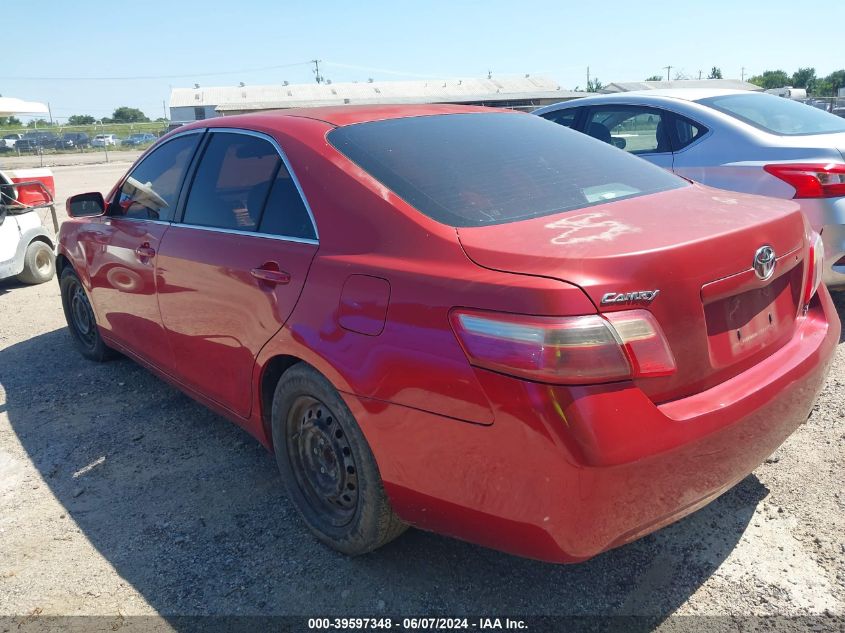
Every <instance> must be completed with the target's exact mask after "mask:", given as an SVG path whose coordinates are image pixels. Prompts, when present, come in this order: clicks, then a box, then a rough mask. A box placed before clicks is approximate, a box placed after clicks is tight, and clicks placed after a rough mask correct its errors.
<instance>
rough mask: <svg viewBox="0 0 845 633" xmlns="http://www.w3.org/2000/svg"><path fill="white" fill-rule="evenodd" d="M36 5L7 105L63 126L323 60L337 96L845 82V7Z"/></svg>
mask: <svg viewBox="0 0 845 633" xmlns="http://www.w3.org/2000/svg"><path fill="white" fill-rule="evenodd" d="M26 4H27V3H25V2H21V1H19V0H13V1H12V2H9V5H10V6H5V3H4V8H3V24H4V31H5V30H6V29H11V30H12V31H14V30H15V28H16V25H17V26H24V25H26V24H36V23H38V24H43V25H49V28H46V30H43V29H39V31H40V32H41V34H42V35H41V36H39V37H38V38H35V39H34V40H29V41H28V42H27V43H26V45H17V44H13V43H12V41H10V42H8V43H7V45H6V46H4V47H3V49H4V50H3V53H2V60H3V64H2V68H0V93H2V94H3V95H5V96H14V97H19V98H23V99H28V100H37V101H45V102H50V105H51V108H52V111H53V116H54V118H58V119H59V120H61V119H63V118H66V117H68V116H70V115H71V114H92V115H94V116H97V117H100V116H105V115H109V114H110V113H111V112H112V111H113V110H114V108H115V107H117V106H121V105H128V106H131V107H138V108H141V109H142V110H143V111H144V112H145V113H146V114H147V115H148V116H150V117H153V118H155V117H157V116H162V114H163V108H162V102H163V101H167V99H168V96H169V94H170V88H171V87H177V86H192V85H193V84H194V83H195V82H197V83H200V84H201V85H205V86H212V85H237V83H238V82H239V81H244V82H246V83H247V84H264V83H280V82H281V81H283V80H287V81H290V82H292V83H298V82H307V81H313V73H312V70H311V69H312V68H313V66H310V65H308V64H306V63H304V62H307V61H308V60H311V59H315V58H317V59H321V60H323V64H322V68H321V70H322V71H323V74H324V76H325V77H327V78H329V79H332V80H333V81H353V80H359V81H365V80H366V79H367V78H368V77H372V78H374V79H377V80H386V79H413V78H418V77H431V78H453V77H484V76H486V75H487V72H488V71H492V72H493V74H494V76H495V75H513V74H524V73H532V74H543V75H547V76H550V77H552V78H554V79H556V80H557V81H558V82H560V83H561V85H562V86H563V87H564V88H575V87H576V86H578V85H580V86H582V87H583V86H584V85H585V83H586V72H587V71H586V69H587V66H588V65H589V66H590V68H591V73H592V76H593V77H598V78H599V79H601V80H602V81H603V82H605V83H607V82H610V81H635V80H642V79H645V78H646V77H647V76H649V75H654V74H660V73H663V74H665V72H666V71H665V70H664V69H663V67H665V66H666V65H669V64H671V65H672V66H673V70H672V74H673V75H674V74H675V72H676V70H678V71H682V72H684V73H686V74H687V75H690V76H691V77H697V76H698V72H699V70H701V71H703V72H704V74H705V76H706V74H707V73H708V72H709V69H710V68H711V67H712V66H719V67H720V68H721V69H722V72H723V74H724V76H725V77H739V76H740V73H741V68H742V67H743V66H744V67H745V68H746V74H747V75H752V74H756V73H760V72H762V71H763V70H766V69H775V68H782V69H784V70H786V71H787V72H792V71H793V70H795V69H797V68H798V67H801V66H814V67H815V68H816V70H817V72H818V73H819V74H821V75H824V74H828V73H830V72H832V71H833V70H836V69H837V68H842V67H845V54H843V48H842V33H841V31H842V25H843V24H845V2H842V1H841V0H836V1H835V2H829V3H827V4H826V5H825V6H824V7H823V8H822V7H820V8H818V9H817V10H812V11H810V10H805V9H804V8H802V5H800V4H796V3H795V2H794V0H790V1H786V0H768V1H766V0H707V1H706V2H705V1H703V0H699V1H697V2H689V1H687V2H684V1H683V0H674V1H672V2H669V1H663V0H647V1H644V2H636V3H634V2H620V1H617V0H602V1H599V2H572V1H567V0H558V1H556V2H545V1H542V2H519V1H518V0H487V1H486V2H463V1H453V2H434V1H431V2H417V3H411V2H403V1H402V0H393V1H392V2H391V1H381V0H374V1H366V0H364V1H362V2H335V1H333V0H325V1H322V2H320V1H312V2H299V1H287V2H285V1H283V0H225V1H220V0H205V1H204V2H192V1H187V0H182V1H181V2H179V1H178V0H169V1H165V0H145V1H141V2H135V3H128V2H127V3H117V2H114V0H108V1H105V0H76V1H75V2H68V1H66V0H42V1H41V2H39V3H38V5H37V9H38V10H37V14H38V16H39V17H37V18H33V17H31V16H32V11H31V10H30V9H28V8H27V7H26V6H25V5H26ZM130 7H132V8H130ZM287 64H291V65H290V66H286V65H287ZM281 66H284V67H281ZM268 67H274V68H268ZM259 69H260V70H259ZM150 76H154V77H156V78H155V79H140V78H139V77H150ZM94 77H97V78H111V79H96V80H95V79H91V78H94ZM56 78H76V79H72V80H69V79H56Z"/></svg>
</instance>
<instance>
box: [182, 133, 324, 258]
mask: <svg viewBox="0 0 845 633" xmlns="http://www.w3.org/2000/svg"><path fill="white" fill-rule="evenodd" d="M204 129H206V130H208V131H209V132H212V133H218V132H220V133H223V134H244V135H246V136H254V137H256V138H260V139H263V140H265V141H268V142H269V143H270V144H271V145H272V146H273V147H274V148H275V149H276V151H277V152H278V154H279V158H281V159H282V163H283V164H284V166H285V169H287V170H288V174H289V175H290V178H291V180H293V185H294V186H295V187H296V190H297V192H298V193H299V197H300V199H301V200H302V204H304V205H305V211H306V212H307V213H308V217H309V219H310V220H311V228H312V229H314V235H315V236H316V237H315V238H314V239H309V238H301V237H294V236H291V235H269V234H268V233H259V232H258V231H255V232H249V231H237V230H235V229H220V230H223V231H228V232H232V233H245V234H247V235H262V236H268V237H279V238H284V239H286V240H287V241H292V242H302V243H305V244H312V243H313V244H316V243H318V242H319V240H320V232H319V231H318V230H317V221H316V220H315V219H314V213H313V212H312V211H311V205H310V204H308V198H306V197H305V192H304V191H303V190H302V185H300V184H299V178H297V177H296V172H294V170H293V166H292V165H291V164H290V161H289V160H288V157H287V154H285V152H284V150H283V149H282V147H281V145H279V143H278V141H276V139H274V138H273V137H272V136H270V135H269V134H265V133H264V132H256V131H255V130H247V129H244V128H239V127H209V128H204ZM189 131H193V130H189ZM174 224H177V223H174ZM184 226H193V227H196V228H207V229H210V228H215V227H201V226H198V225H194V224H190V225H188V224H185V225H184Z"/></svg>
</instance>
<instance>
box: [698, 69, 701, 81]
mask: <svg viewBox="0 0 845 633" xmlns="http://www.w3.org/2000/svg"><path fill="white" fill-rule="evenodd" d="M698 80H699V81H701V71H700V70H699V71H698Z"/></svg>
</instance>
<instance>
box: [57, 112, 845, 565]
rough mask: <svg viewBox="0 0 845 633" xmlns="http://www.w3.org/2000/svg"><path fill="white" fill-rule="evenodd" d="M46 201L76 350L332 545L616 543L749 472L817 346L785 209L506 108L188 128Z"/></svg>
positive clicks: (793, 209)
mask: <svg viewBox="0 0 845 633" xmlns="http://www.w3.org/2000/svg"><path fill="white" fill-rule="evenodd" d="M67 209H68V213H69V215H70V216H71V219H70V220H69V221H67V222H65V223H64V225H63V226H62V228H61V232H60V233H61V235H60V246H59V248H58V251H59V255H58V259H57V269H58V272H59V278H60V286H61V297H62V303H63V306H64V311H65V315H66V317H67V321H68V325H69V330H70V333H71V335H72V338H73V340H74V342H75V344H76V346H77V347H78V349H79V351H80V352H81V353H82V354H83V355H84V356H86V357H87V358H89V359H92V360H95V361H104V360H107V359H109V358H111V357H113V356H114V355H115V354H116V353H118V352H119V353H121V354H123V355H125V356H128V357H130V358H132V359H134V360H135V361H137V362H139V363H141V364H142V365H144V366H146V367H147V368H149V369H150V370H152V371H153V372H155V373H156V374H158V375H159V376H161V377H162V378H164V379H165V380H167V381H169V382H171V383H173V384H174V385H176V386H177V387H179V388H180V389H182V390H183V391H185V392H186V393H188V394H189V395H191V396H192V397H194V398H196V399H197V400H199V401H200V402H202V403H204V404H205V405H207V406H208V407H210V408H212V409H213V410H215V411H217V412H219V413H220V414H222V415H223V416H226V417H227V418H229V419H231V420H233V421H234V422H236V423H237V424H239V425H241V426H243V427H244V428H245V429H246V430H247V431H249V432H250V433H251V434H252V435H254V436H255V437H256V438H257V439H258V440H259V441H260V442H261V443H263V444H264V445H265V446H266V447H267V448H268V449H270V450H271V451H272V452H273V453H274V454H275V458H276V460H277V462H278V466H279V468H280V470H281V473H282V481H283V482H284V485H285V487H286V490H287V492H288V494H289V496H290V499H291V500H292V503H293V504H294V505H295V506H296V508H298V510H299V512H300V514H301V516H302V518H303V520H304V523H305V524H306V525H307V526H308V528H310V530H311V531H312V532H313V533H314V534H315V535H316V537H317V538H319V539H320V540H321V541H323V542H324V543H326V544H328V545H330V546H332V547H334V548H336V549H338V550H340V551H342V552H345V553H347V554H360V553H364V552H368V551H371V550H373V549H375V548H377V547H379V546H381V545H384V544H385V543H387V542H389V541H390V540H392V539H393V538H395V537H397V536H398V535H400V534H401V533H402V532H403V531H404V530H405V529H406V527H407V526H409V525H412V526H416V527H419V528H422V529H426V530H433V531H436V532H440V533H443V534H447V535H451V536H453V537H457V538H460V539H465V540H467V541H471V542H475V543H480V544H483V545H486V546H489V547H493V548H497V549H500V550H504V551H508V552H512V553H515V554H518V555H522V556H527V557H533V558H537V559H543V560H548V561H556V562H573V561H579V560H583V559H586V558H589V557H591V556H594V555H595V554H598V553H599V552H602V551H604V550H606V549H608V548H611V547H615V546H618V545H621V544H623V543H625V542H628V541H631V540H633V539H635V538H637V537H639V536H641V535H644V534H646V533H649V532H651V531H653V530H655V529H658V528H659V527H661V526H663V525H666V524H667V523H670V522H672V521H674V520H677V519H678V518H680V517H682V516H684V515H686V514H688V513H690V512H693V511H694V510H696V509H697V508H699V507H701V506H702V505H704V504H706V503H708V502H709V501H711V500H712V499H714V498H715V497H717V496H718V495H720V494H721V493H723V492H724V491H726V490H727V489H729V488H730V487H731V486H733V485H734V484H735V483H737V482H738V481H739V480H741V479H742V478H743V477H745V476H746V475H747V474H748V473H749V472H751V470H752V469H754V468H755V467H756V466H757V465H758V464H759V463H761V462H762V461H763V460H764V459H765V458H766V457H767V456H768V455H769V454H771V453H772V452H773V451H774V450H775V449H776V448H777V447H778V446H779V445H780V444H781V443H782V442H783V441H784V439H785V438H786V437H787V436H788V435H789V434H790V433H792V431H793V430H795V429H796V427H798V426H799V425H800V424H801V423H802V422H804V421H805V420H806V418H807V415H808V413H809V412H810V410H811V407H812V406H813V401H814V399H815V395H816V393H817V391H818V390H819V388H820V387H821V385H822V383H823V381H824V379H825V375H826V373H827V370H828V367H829V364H830V361H831V356H832V353H833V350H834V348H835V346H836V344H837V342H838V340H839V328H840V325H839V321H838V318H837V315H836V312H835V310H834V308H833V305H832V302H831V299H830V295H829V294H828V291H827V290H826V289H825V288H824V286H821V285H820V280H821V275H822V272H823V270H822V262H823V260H824V252H823V246H822V243H821V240H820V239H819V236H818V235H816V234H815V233H814V232H813V231H812V229H811V227H810V226H809V225H808V223H807V222H806V220H805V219H804V217H803V215H802V214H801V213H800V210H799V207H798V205H797V204H796V203H794V202H792V201H786V200H776V199H770V198H762V197H755V196H748V195H743V194H738V193H729V192H725V191H719V190H714V189H709V188H707V187H704V186H700V185H696V184H691V183H690V182H688V181H686V180H684V179H682V178H680V177H678V176H675V175H673V174H670V173H668V172H666V171H664V170H663V169H660V168H659V167H656V166H654V165H651V164H649V163H647V162H646V161H642V160H640V159H638V158H636V157H634V156H631V155H629V154H627V153H626V152H624V151H620V150H619V149H617V148H614V147H612V146H610V145H607V144H605V143H602V142H600V141H597V140H595V139H593V138H589V137H588V136H585V135H581V134H578V133H576V132H573V131H571V130H568V129H566V128H564V127H561V126H559V125H556V124H554V123H551V122H549V121H546V120H544V119H542V118H540V117H536V116H531V115H528V114H521V113H516V112H510V111H501V110H490V109H485V108H473V107H465V106H381V107H339V108H314V109H309V110H299V111H297V110H288V111H284V112H270V113H261V114H248V115H241V116H232V117H224V118H217V119H212V120H205V121H200V122H197V123H194V124H191V125H188V126H185V127H182V128H179V129H178V130H176V131H174V132H172V133H170V134H169V135H167V136H166V137H163V138H162V139H160V140H159V141H158V142H157V143H156V144H154V145H153V146H152V147H151V148H150V149H149V150H148V151H147V152H146V153H145V154H144V155H143V156H142V157H141V158H140V159H139V160H138V161H137V163H136V164H135V165H134V166H133V167H132V168H131V169H130V170H129V171H128V173H127V174H126V175H125V176H124V177H123V178H121V179H120V181H119V182H118V183H117V184H116V185H115V186H114V188H113V189H112V191H111V192H109V193H108V194H107V195H105V196H104V195H102V194H101V193H98V192H93V193H87V194H79V195H76V196H73V197H71V198H70V199H69V200H68V203H67Z"/></svg>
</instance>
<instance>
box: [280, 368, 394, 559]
mask: <svg viewBox="0 0 845 633" xmlns="http://www.w3.org/2000/svg"><path fill="white" fill-rule="evenodd" d="M272 426H273V446H274V449H275V453H276V461H277V462H278V465H279V470H280V471H281V474H282V480H283V481H284V484H285V488H286V489H287V492H288V495H289V496H290V498H291V500H292V501H293V503H294V505H295V506H296V508H297V509H298V510H299V512H300V514H301V515H302V518H303V519H304V520H305V523H306V524H307V525H308V527H309V528H310V529H311V531H312V532H313V533H314V534H315V535H316V537H317V538H318V539H319V540H320V541H322V542H323V543H325V544H326V545H328V546H330V547H332V548H334V549H336V550H338V551H340V552H343V553H344V554H349V555H353V556H354V555H358V554H365V553H367V552H371V551H373V550H375V549H377V548H379V547H381V546H382V545H385V544H387V543H389V542H390V541H392V540H393V539H395V538H396V537H398V536H399V535H400V534H402V533H403V532H404V531H405V530H406V529H407V527H408V526H407V525H406V524H405V523H403V522H402V521H401V520H400V519H399V517H398V516H396V514H395V513H394V511H393V508H392V507H391V506H390V501H389V500H388V499H387V495H386V494H385V492H384V485H383V484H382V481H381V476H380V475H379V471H378V467H377V465H376V461H375V458H374V457H373V454H372V451H371V450H370V447H369V445H368V444H367V441H366V439H365V438H364V434H363V433H362V432H361V429H360V428H359V427H358V424H357V423H356V421H355V418H353V417H352V413H351V412H350V411H349V409H348V408H347V407H346V404H345V403H344V402H343V400H342V399H341V397H340V396H339V395H338V393H337V391H336V390H335V389H334V387H332V385H331V384H330V383H329V381H328V380H326V378H325V377H323V376H322V375H321V374H320V373H319V372H317V371H316V370H315V369H313V368H312V367H309V366H308V365H305V364H304V363H301V364H299V365H295V366H294V367H292V368H290V369H289V370H288V371H286V372H285V373H284V375H283V376H282V378H281V380H279V384H278V385H277V386H276V392H275V395H274V397H273V410H272Z"/></svg>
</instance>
